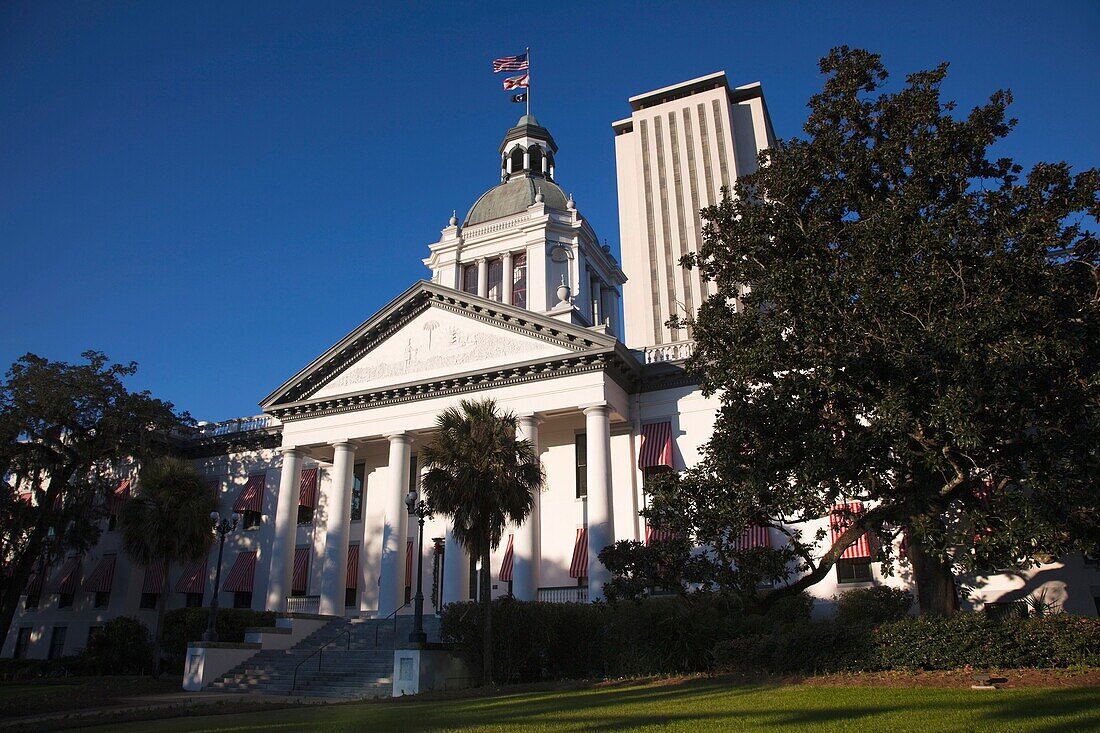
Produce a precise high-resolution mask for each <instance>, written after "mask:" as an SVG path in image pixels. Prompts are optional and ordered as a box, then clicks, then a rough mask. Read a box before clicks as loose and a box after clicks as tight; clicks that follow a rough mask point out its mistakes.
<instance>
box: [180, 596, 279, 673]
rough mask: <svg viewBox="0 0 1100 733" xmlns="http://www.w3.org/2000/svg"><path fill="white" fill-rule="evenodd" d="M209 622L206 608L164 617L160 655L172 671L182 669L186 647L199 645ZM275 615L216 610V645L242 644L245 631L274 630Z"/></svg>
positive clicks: (265, 612) (229, 609)
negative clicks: (225, 643)
mask: <svg viewBox="0 0 1100 733" xmlns="http://www.w3.org/2000/svg"><path fill="white" fill-rule="evenodd" d="M209 618H210V610H209V609H207V608H176V609H173V610H171V611H168V612H167V613H166V614H164V641H163V644H164V652H165V655H166V656H167V657H168V658H169V659H170V660H171V664H170V666H171V667H172V668H173V669H182V668H183V658H184V655H185V654H186V653H187V644H188V643H189V642H193V641H200V640H201V639H202V635H203V633H204V632H205V631H206V624H207V622H208V619H209ZM276 618H278V614H276V613H275V612H273V611H252V610H250V609H247V608H220V609H218V621H217V632H218V640H219V641H229V642H242V641H244V632H245V629H248V628H251V627H253V626H267V627H270V626H274V625H275V619H276Z"/></svg>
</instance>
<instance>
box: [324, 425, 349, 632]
mask: <svg viewBox="0 0 1100 733" xmlns="http://www.w3.org/2000/svg"><path fill="white" fill-rule="evenodd" d="M332 447H333V449H334V451H335V453H334V456H333V459H332V482H331V485H330V487H329V495H328V501H327V502H326V504H325V513H326V514H327V515H328V523H327V527H326V529H327V531H326V534H325V558H324V564H323V565H322V566H321V613H322V614H324V615H328V616H343V615H344V588H345V587H346V584H345V582H344V581H345V579H346V576H347V572H348V539H349V538H350V537H351V482H352V477H353V471H354V469H355V446H354V445H352V444H351V443H349V442H348V441H341V442H339V443H333V444H332Z"/></svg>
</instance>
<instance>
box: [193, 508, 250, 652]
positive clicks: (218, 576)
mask: <svg viewBox="0 0 1100 733" xmlns="http://www.w3.org/2000/svg"><path fill="white" fill-rule="evenodd" d="M240 521H241V515H240V514H237V513H236V512H233V514H232V515H231V516H230V517H229V519H222V518H221V515H220V514H218V513H217V512H210V522H211V525H212V529H213V530H214V536H215V537H217V538H218V567H217V569H216V570H215V571H214V597H213V598H211V599H210V615H209V617H208V619H207V622H206V632H205V633H204V634H203V635H202V640H203V641H217V640H218V631H217V629H216V627H215V625H216V624H217V620H218V593H219V592H220V591H221V585H222V552H223V551H224V550H225V536H226V535H227V534H229V533H230V532H232V531H233V530H235V529H236V528H237V524H238V523H239V522H240Z"/></svg>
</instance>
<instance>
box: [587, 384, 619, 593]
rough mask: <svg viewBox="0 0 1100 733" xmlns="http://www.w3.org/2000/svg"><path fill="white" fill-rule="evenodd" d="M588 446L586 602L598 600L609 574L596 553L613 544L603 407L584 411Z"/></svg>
mask: <svg viewBox="0 0 1100 733" xmlns="http://www.w3.org/2000/svg"><path fill="white" fill-rule="evenodd" d="M584 418H585V438H586V443H587V446H588V600H589V601H595V600H598V599H602V598H603V597H604V596H603V586H604V583H606V582H607V581H608V579H609V573H608V571H607V568H606V567H604V565H603V563H601V562H600V551H601V550H603V548H605V547H607V546H608V545H610V544H611V543H612V542H614V541H615V533H614V527H613V526H612V522H611V416H610V410H609V408H608V406H607V405H592V406H590V407H587V408H585V410H584Z"/></svg>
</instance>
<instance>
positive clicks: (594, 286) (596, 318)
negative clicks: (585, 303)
mask: <svg viewBox="0 0 1100 733" xmlns="http://www.w3.org/2000/svg"><path fill="white" fill-rule="evenodd" d="M588 298H589V300H591V301H592V325H593V326H598V325H600V321H601V318H600V311H601V310H602V306H601V304H600V279H599V278H598V277H593V278H592V279H591V280H589V281H588Z"/></svg>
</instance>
